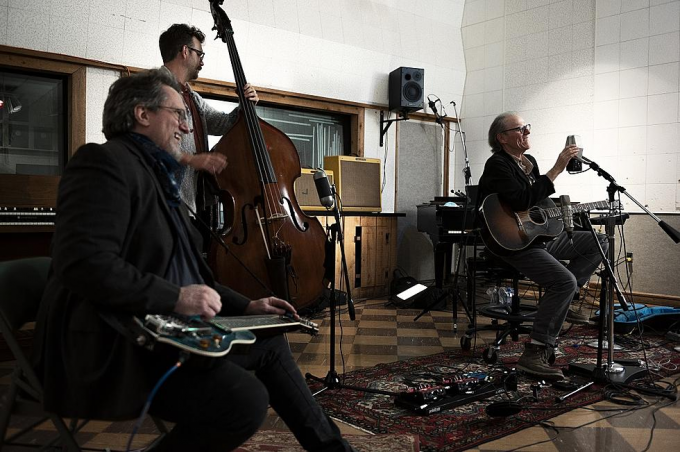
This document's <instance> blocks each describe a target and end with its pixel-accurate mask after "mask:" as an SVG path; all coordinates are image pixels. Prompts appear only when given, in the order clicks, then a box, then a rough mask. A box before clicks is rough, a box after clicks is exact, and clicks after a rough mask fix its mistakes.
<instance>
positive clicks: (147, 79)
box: [102, 69, 180, 140]
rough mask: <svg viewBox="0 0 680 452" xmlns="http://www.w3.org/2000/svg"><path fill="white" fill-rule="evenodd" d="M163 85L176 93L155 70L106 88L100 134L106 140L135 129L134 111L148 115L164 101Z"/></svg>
mask: <svg viewBox="0 0 680 452" xmlns="http://www.w3.org/2000/svg"><path fill="white" fill-rule="evenodd" d="M163 85H168V86H169V87H171V88H173V89H174V90H176V91H178V92H179V91H180V89H179V86H178V85H177V82H176V81H175V79H174V78H173V77H172V75H170V74H169V73H167V72H166V71H162V70H159V69H151V70H149V71H144V72H140V73H137V74H134V75H130V76H129V77H121V78H119V79H118V80H116V81H115V82H113V84H112V85H111V87H110V88H109V95H108V97H107V98H106V102H105V103H104V118H103V124H104V128H103V130H102V131H103V132H104V136H105V137H106V139H107V140H111V139H113V138H115V137H117V136H120V135H124V134H126V133H128V132H130V131H132V129H133V128H134V127H135V107H136V106H137V105H142V106H144V107H146V108H148V109H149V110H151V111H155V110H158V107H160V106H161V104H162V103H163V102H164V101H165V100H166V97H167V96H166V95H165V93H164V92H163Z"/></svg>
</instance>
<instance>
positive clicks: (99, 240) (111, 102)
mask: <svg viewBox="0 0 680 452" xmlns="http://www.w3.org/2000/svg"><path fill="white" fill-rule="evenodd" d="M179 90H180V87H179V86H177V83H176V82H175V80H174V79H173V78H172V76H171V75H170V74H168V73H167V71H161V70H151V71H148V72H142V73H139V74H135V75H132V76H129V77H122V78H120V79H118V80H117V81H116V82H114V83H113V85H112V86H111V88H110V89H109V95H108V97H107V99H106V102H105V104H104V115H103V126H104V127H103V130H104V135H105V136H106V138H107V139H108V141H107V142H106V143H104V144H102V145H99V144H94V143H90V144H86V145H84V146H82V147H81V148H80V149H78V151H77V152H76V153H75V155H74V156H73V157H72V158H71V159H70V161H69V162H68V165H67V167H66V169H65V171H64V174H63V176H62V178H61V182H60V184H59V193H58V198H57V212H58V213H57V220H56V226H55V232H54V238H53V242H52V267H51V269H50V277H49V280H48V283H47V288H46V290H45V293H44V295H43V300H42V304H41V307H40V312H39V315H38V320H37V325H36V335H35V339H34V343H33V345H34V358H35V367H36V372H37V374H38V375H39V376H40V377H41V380H42V381H43V386H44V403H45V409H46V410H48V411H51V412H55V413H57V414H59V415H61V416H64V417H69V418H80V419H101V420H120V419H132V418H136V417H138V416H140V414H141V413H142V412H143V409H145V407H146V406H147V404H148V403H150V409H149V413H151V414H153V415H155V416H157V417H160V418H161V419H163V420H167V421H170V422H173V423H175V426H174V428H173V429H172V431H171V432H170V433H169V434H167V435H166V436H165V437H164V438H163V440H162V441H161V442H160V443H159V444H158V445H157V447H154V449H153V450H154V451H183V452H185V451H194V450H196V451H220V452H221V451H227V450H233V449H235V448H236V447H238V446H239V445H240V444H242V443H243V442H244V441H246V440H247V439H248V438H249V437H250V436H251V435H252V434H253V433H254V432H255V431H256V430H257V429H258V428H259V427H260V426H261V424H262V422H263V420H264V419H265V416H266V413H267V409H268V405H271V406H272V408H274V410H276V411H277V413H278V414H279V415H280V416H281V418H282V419H283V421H284V422H286V424H287V425H288V427H289V428H290V430H291V431H292V432H293V433H294V434H295V436H296V438H297V439H298V441H299V442H300V444H301V445H302V446H303V447H304V448H305V449H306V450H310V451H318V452H327V451H338V452H341V451H342V452H347V451H351V450H353V449H352V448H351V446H350V445H349V444H348V443H347V442H346V441H345V440H344V439H343V438H342V436H341V434H340V431H339V430H338V428H337V426H336V425H335V424H334V423H333V422H332V421H331V420H330V418H328V417H327V416H326V415H325V414H324V412H323V410H322V409H321V407H320V406H319V404H318V403H317V402H316V400H315V399H314V397H313V396H312V394H311V392H310V390H309V388H308V387H307V383H306V382H305V379H304V378H303V376H302V374H301V373H300V370H299V368H298V366H297V364H296V363H295V360H294V359H293V356H292V354H291V351H290V348H289V346H288V343H287V342H286V340H285V338H284V337H283V336H282V335H280V334H279V335H274V336H272V337H268V338H264V339H258V340H257V342H256V343H255V344H252V345H250V346H248V348H246V349H244V350H241V351H240V352H239V351H237V350H232V351H231V352H230V353H229V354H227V355H226V356H224V357H223V358H207V357H201V356H195V355H193V354H192V355H189V358H188V360H186V362H183V361H184V359H185V358H186V355H187V354H186V353H185V352H181V351H180V350H179V348H175V347H171V346H170V345H164V344H161V343H157V344H155V347H154V349H153V350H148V349H147V348H143V347H141V346H140V345H142V343H140V341H137V340H135V341H133V340H128V339H127V337H128V336H129V335H128V334H125V333H126V331H128V330H126V329H125V328H120V327H121V326H123V325H124V324H125V321H126V320H128V319H129V320H132V319H133V318H144V317H145V315H146V314H158V315H183V316H187V317H190V318H195V319H198V318H203V319H205V320H208V319H211V318H213V317H215V315H216V314H218V313H219V314H221V315H229V316H239V315H253V314H278V315H282V314H285V313H290V314H292V315H293V316H295V315H296V314H295V309H294V308H293V307H292V306H291V305H290V304H289V303H287V302H286V301H284V300H281V299H278V298H275V297H267V298H262V299H258V300H249V299H248V298H246V297H244V296H242V295H240V294H239V293H237V292H235V291H233V290H231V289H229V288H227V287H225V286H222V285H220V284H218V283H216V282H215V280H214V278H213V275H212V273H211V271H210V269H209V268H208V266H207V264H206V263H205V261H204V260H203V259H202V257H201V254H200V252H199V249H200V248H199V245H198V243H197V242H198V241H200V236H199V235H198V231H196V230H195V229H194V228H193V227H192V226H191V223H190V222H189V218H188V213H187V209H186V205H185V204H183V203H182V202H181V201H180V194H179V185H178V183H177V180H176V178H175V175H176V170H177V168H178V166H179V163H178V162H177V161H176V160H175V159H173V158H172V157H171V156H170V154H169V153H168V152H166V151H168V150H173V151H178V150H179V146H180V143H181V137H182V135H183V134H186V133H187V132H188V131H189V125H188V124H187V113H186V109H185V106H184V102H183V101H182V96H181V94H180V93H179ZM104 317H106V319H107V320H106V321H105V320H104ZM111 318H115V319H116V320H117V322H114V321H112V320H111ZM127 324H128V325H129V324H133V325H134V323H133V322H129V323H127ZM137 337H139V336H137ZM134 338H135V337H133V339H134ZM212 340H213V341H218V340H219V336H218V337H215V336H213V337H212ZM206 342H209V341H206ZM171 369H177V370H176V371H174V372H172V374H170V373H171V372H170V370H171ZM154 394H155V396H154V397H152V395H154ZM150 397H152V398H151V399H150V400H148V399H149V398H150Z"/></svg>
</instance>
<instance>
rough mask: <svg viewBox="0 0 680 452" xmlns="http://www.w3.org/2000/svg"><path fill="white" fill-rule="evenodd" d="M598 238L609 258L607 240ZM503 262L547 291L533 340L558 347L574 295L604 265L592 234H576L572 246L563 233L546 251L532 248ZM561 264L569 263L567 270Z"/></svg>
mask: <svg viewBox="0 0 680 452" xmlns="http://www.w3.org/2000/svg"><path fill="white" fill-rule="evenodd" d="M597 236H598V239H599V241H600V245H601V246H602V249H603V250H604V252H605V254H606V253H607V249H608V248H609V242H608V241H607V237H606V236H605V235H603V234H597ZM501 258H502V259H503V260H504V261H506V262H507V263H509V264H510V265H512V266H513V267H514V268H516V269H517V270H519V271H520V272H521V273H522V274H523V275H524V276H526V277H527V278H529V279H530V280H532V281H533V282H535V283H536V284H538V285H539V286H541V288H542V289H543V290H544V293H543V296H542V297H541V300H540V303H539V306H538V312H537V313H536V318H535V320H534V326H533V331H532V333H531V338H532V339H535V340H537V341H539V342H543V343H546V344H549V345H551V346H555V340H556V339H557V336H558V335H559V333H560V329H562V323H564V319H565V318H566V317H567V312H568V311H569V305H570V304H571V301H572V299H573V297H574V294H575V293H576V291H577V290H578V288H579V287H581V286H583V285H584V284H585V283H586V282H588V279H590V276H591V275H592V274H593V272H594V271H595V270H596V269H597V267H598V266H599V265H600V262H601V261H602V257H601V256H600V252H599V250H598V247H597V244H596V243H595V241H594V240H593V236H592V234H591V233H590V232H587V231H574V234H573V244H572V243H570V242H569V238H568V237H567V233H566V232H562V233H561V234H560V235H558V236H557V238H555V240H553V241H551V242H548V243H547V244H546V247H545V248H543V247H532V248H528V249H526V250H523V251H519V252H516V253H514V254H512V255H510V256H502V257H501ZM560 260H568V261H569V264H568V265H567V266H566V267H565V266H564V265H563V264H562V263H561V262H560Z"/></svg>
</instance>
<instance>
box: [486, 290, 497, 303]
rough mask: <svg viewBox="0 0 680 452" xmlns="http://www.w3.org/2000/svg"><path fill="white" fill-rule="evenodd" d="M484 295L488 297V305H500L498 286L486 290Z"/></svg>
mask: <svg viewBox="0 0 680 452" xmlns="http://www.w3.org/2000/svg"><path fill="white" fill-rule="evenodd" d="M486 294H487V295H488V296H489V304H491V305H497V304H499V303H500V299H499V290H498V286H492V287H489V288H488V289H486Z"/></svg>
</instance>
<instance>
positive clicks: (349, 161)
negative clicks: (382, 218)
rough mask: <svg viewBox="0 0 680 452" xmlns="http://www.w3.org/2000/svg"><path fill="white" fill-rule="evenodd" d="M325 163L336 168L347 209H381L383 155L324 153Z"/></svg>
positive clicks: (378, 210) (375, 210) (337, 180)
mask: <svg viewBox="0 0 680 452" xmlns="http://www.w3.org/2000/svg"><path fill="white" fill-rule="evenodd" d="M323 166H324V168H325V169H326V170H330V171H333V174H334V175H335V184H336V190H337V192H338V196H340V199H341V200H342V207H343V209H345V210H347V211H355V212H381V211H382V203H381V197H380V159H369V158H363V157H350V156H348V155H336V156H332V157H324V159H323Z"/></svg>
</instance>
